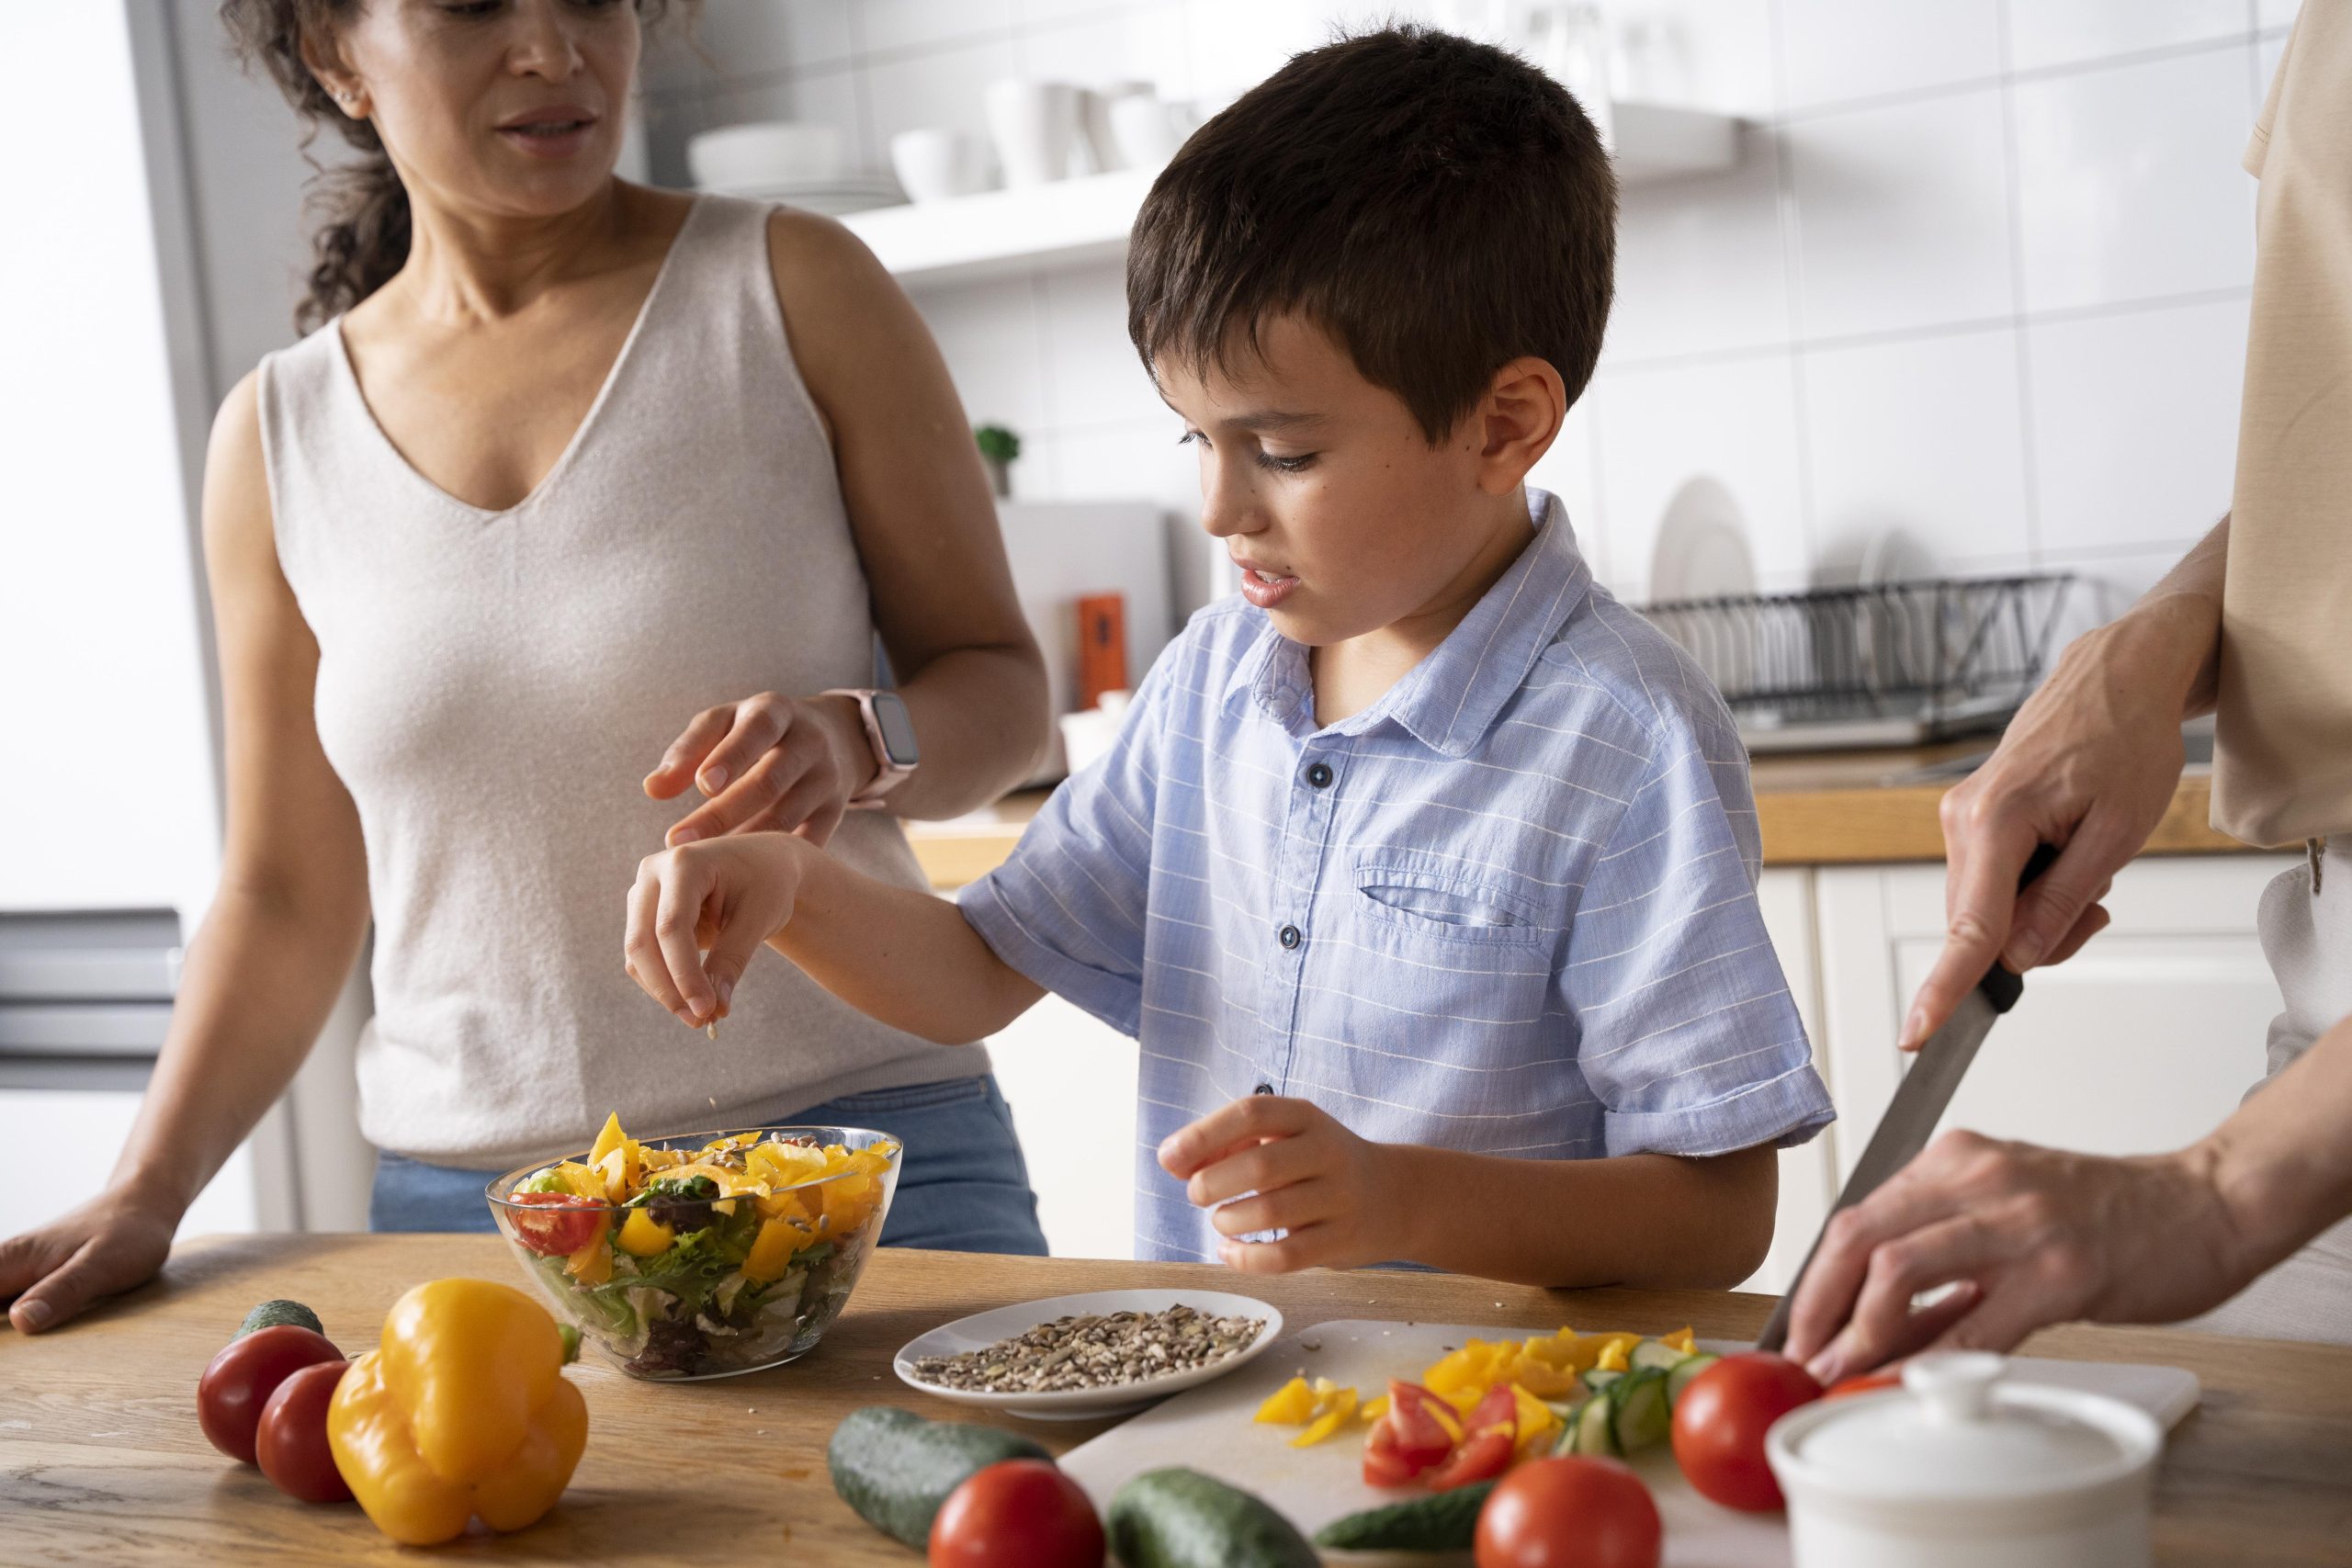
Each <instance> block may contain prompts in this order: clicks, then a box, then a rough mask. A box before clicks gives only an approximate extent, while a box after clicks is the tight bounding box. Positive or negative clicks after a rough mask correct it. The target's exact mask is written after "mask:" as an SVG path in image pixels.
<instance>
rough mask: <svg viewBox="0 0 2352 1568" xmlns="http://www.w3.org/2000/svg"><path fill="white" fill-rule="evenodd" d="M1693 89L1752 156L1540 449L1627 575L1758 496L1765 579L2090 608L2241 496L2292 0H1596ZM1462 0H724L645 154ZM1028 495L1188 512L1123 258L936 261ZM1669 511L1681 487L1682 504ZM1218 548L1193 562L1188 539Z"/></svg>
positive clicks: (939, 327) (1680, 215)
mask: <svg viewBox="0 0 2352 1568" xmlns="http://www.w3.org/2000/svg"><path fill="white" fill-rule="evenodd" d="M1604 9H1605V10H1606V11H1607V13H1608V14H1609V16H1610V17H1611V20H1612V22H1618V23H1626V24H1630V23H1634V22H1637V21H1638V22H1641V23H1644V24H1645V25H1648V26H1649V27H1650V28H1652V30H1653V36H1654V37H1655V38H1656V39H1657V47H1658V50H1659V51H1660V53H1659V55H1658V59H1659V60H1660V62H1661V64H1660V68H1659V73H1660V74H1661V75H1663V76H1666V77H1669V78H1673V79H1678V80H1679V81H1681V82H1683V83H1684V84H1686V88H1685V94H1686V96H1688V98H1689V99H1690V101H1692V102H1696V103H1701V104H1703V105H1706V106H1709V107H1718V108H1722V109H1724V110H1726V111H1730V112H1736V113H1740V114H1743V115H1746V116H1748V117H1750V118H1752V119H1753V120H1755V121H1756V123H1755V124H1753V125H1751V127H1750V128H1749V130H1748V132H1747V152H1746V156H1745V158H1744V160H1743V162H1742V164H1741V165H1740V166H1739V168H1737V169H1736V170H1735V171H1733V172H1731V173H1729V174H1727V175H1720V176H1715V177H1712V178H1708V179H1703V180H1696V181H1691V182H1688V183H1685V184H1680V185H1672V186H1651V187H1647V188H1644V189H1637V190H1634V191H1633V192H1630V193H1628V195H1627V197H1626V199H1625V202H1624V209H1623V221H1622V224H1621V229H1620V237H1619V250H1620V266H1619V276H1618V290H1619V303H1618V308H1617V312H1616V315H1615V317H1614V319H1613V321H1612V322H1611V332H1610V337H1609V343H1608V348H1607V351H1606V357H1605V359H1604V362H1603V368H1602V373H1601V374H1600V376H1599V377H1598V378H1596V380H1595V383H1594V385H1593V387H1592V389H1590V390H1589V392H1588V393H1587V396H1586V400H1585V402H1584V403H1583V404H1582V405H1581V406H1580V407H1579V408H1578V409H1577V411H1576V412H1575V413H1574V415H1573V416H1572V417H1571V419H1570V421H1569V423H1568V425H1567V427H1566V429H1565V430H1564V431H1563V432H1562V434H1561V437H1560V439H1559V441H1558V442H1557V443H1556V444H1555V446H1554V448H1553V450H1552V452H1551V453H1550V454H1549V455H1547V456H1546V457H1545V458H1544V462H1543V464H1542V465H1541V466H1540V467H1539V468H1538V469H1537V471H1536V474H1535V476H1534V478H1535V479H1536V481H1537V482H1539V483H1543V484H1544V485H1545V486H1547V487H1548V488H1551V489H1554V490H1556V491H1559V492H1560V493H1561V494H1562V495H1563V496H1564V497H1565V498H1566V502H1567V504H1568V508H1569V512H1570V514H1571V516H1572V517H1573V518H1574V520H1575V522H1576V525H1577V532H1578V534H1579V536H1581V537H1582V538H1583V539H1584V540H1585V541H1586V546H1587V548H1588V551H1589V554H1590V555H1591V556H1592V558H1593V559H1594V561H1595V562H1596V565H1597V566H1598V567H1599V568H1600V570H1602V571H1603V573H1604V575H1605V576H1606V577H1607V578H1608V579H1609V580H1610V581H1612V582H1613V583H1614V584H1615V585H1616V586H1617V587H1618V589H1619V590H1620V591H1621V592H1623V593H1624V594H1625V595H1626V596H1627V597H1629V598H1635V599H1638V598H1639V597H1641V596H1642V595H1643V594H1644V593H1645V592H1647V590H1648V587H1649V584H1650V581H1651V577H1652V571H1653V560H1654V555H1655V552H1656V547H1657V540H1658V538H1659V536H1660V535H1661V532H1662V531H1667V530H1668V520H1669V516H1672V517H1674V518H1676V519H1677V521H1676V522H1675V524H1674V526H1675V527H1678V528H1679V527H1685V526H1688V525H1690V520H1691V518H1693V517H1713V516H1716V515H1718V514H1723V513H1728V514H1733V515H1736V516H1737V517H1738V518H1739V519H1740V521H1741V523H1742V525H1743V526H1745V527H1746V528H1747V530H1748V541H1747V542H1748V553H1749V555H1750V556H1751V557H1752V558H1753V560H1754V562H1755V565H1756V569H1757V570H1758V574H1759V576H1760V577H1761V579H1762V580H1763V581H1765V582H1766V583H1767V584H1768V585H1796V584H1800V583H1802V582H1804V581H1807V580H1808V578H1811V577H1814V576H1825V577H1826V576H1834V575H1836V574H1838V573H1839V572H1842V571H1850V570H1851V568H1852V565H1853V563H1854V562H1855V561H1856V560H1857V559H1859V558H1860V553H1861V551H1862V549H1863V548H1864V547H1866V546H1867V544H1868V542H1869V541H1870V539H1871V538H1872V537H1874V536H1877V535H1879V534H1881V533H1885V532H1897V533H1900V534H1901V535H1902V536H1903V537H1904V539H1905V543H1906V545H1908V546H1911V547H1914V549H1913V551H1912V552H1911V553H1912V555H1913V557H1914V558H1927V559H1932V560H1935V561H1939V562H1941V563H1942V564H1943V565H1944V566H1946V567H1948V568H1950V569H1951V570H2016V569H2018V568H2021V567H2063V568H2065V569H2068V570H2075V571H2077V572H2079V573H2081V574H2083V575H2084V576H2085V577H2086V579H2087V580H2088V586H2087V587H2086V590H2085V592H2084V594H2083V596H2082V604H2083V605H2084V606H2087V607H2099V606H2104V607H2107V608H2109V609H2111V608H2113V607H2115V606H2116V605H2117V604H2120V596H2121V595H2122V594H2124V593H2126V592H2136V591H2137V590H2138V589H2139V588H2140V587H2143V586H2144V585H2145V584H2146V583H2147V582H2148V581H2153V580H2154V577H2155V576H2156V575H2158V574H2159V573H2160V572H2161V570H2163V567H2164V564H2165V562H2166V561H2167V560H2168V559H2169V558H2170V557H2171V556H2172V555H2173V554H2174V553H2176V552H2177V549H2178V548H2179V547H2180V546H2181V545H2182V544H2184V543H2185V542H2186V541H2187V540H2188V539H2190V538H2193V537H2194V536H2196V535H2197V534H2198V533H2199V531H2201V530H2202V529H2203V528H2204V527H2205V526H2207V525H2210V523H2211V520H2212V519H2213V518H2214V517H2215V516H2218V515H2219V514H2220V513H2222V511H2223V510H2224V509H2225V508H2226V506H2227V505H2228V501H2229V489H2230V478H2231V467H2232V453H2233V445H2234V438H2235V431H2236V415H2235V406H2236V397H2237V387H2238V379H2239V376H2240V373H2241V368H2242V367H2241V359H2242V355H2243V345H2244V325H2245V321H2244V318H2245V307H2246V293H2247V283H2248V278H2249V276H2250V270H2251V258H2252V249H2251V223H2252V212H2253V189H2252V183H2251V181H2249V180H2248V179H2247V178H2246V177H2245V175H2244V174H2243V173H2242V172H2240V171H2239V169H2238V167H2237V158H2238V155H2239V152H2240V151H2241V150H2242V149H2243V147H2244V145H2245V138H2246V132H2247V128H2248V126H2249V125H2250V123H2251V121H2252V118H2253V115H2254V111H2255V109H2256V107H2257V106H2258V104H2259V102H2260V98H2261V94H2262V91H2263V89H2264V87H2265V86H2266V85H2267V82H2268V77H2269V73H2270V71H2271V70H2272V68H2273V67H2274V66H2275V64H2276V62H2277V58H2278V51H2279V49H2280V48H2281V47H2282V46H2283V43H2284V40H2285V36H2286V28H2287V26H2288V24H2289V23H2290V21H2291V20H2292V17H2293V13H2294V6H2293V4H2292V0H1604ZM1450 10H1451V6H1449V3H1448V0H1405V3H1402V4H1394V5H1389V6H1374V5H1370V4H1362V3H1357V0H1124V3H1122V0H707V4H706V6H704V7H703V16H702V19H701V22H700V24H699V32H700V35H701V40H702V49H703V56H707V58H704V57H703V56H697V55H696V54H695V51H692V50H690V49H687V48H685V47H683V46H682V44H681V42H680V41H679V40H677V39H672V40H670V41H669V42H667V43H665V44H664V45H662V47H661V48H660V49H658V50H657V51H654V52H653V53H652V54H651V55H650V57H649V67H648V93H649V101H650V107H651V113H650V129H651V132H652V141H653V146H654V150H655V153H656V160H655V161H656V168H657V171H660V172H662V174H663V175H666V176H667V177H670V178H673V179H675V178H681V177H683V164H682V158H681V152H680V149H681V147H682V145H683V141H684V137H685V136H686V135H687V134H690V133H691V132H692V131H693V130H696V129H700V128H702V127H705V126H708V125H714V124H719V123H725V122H727V121H729V120H732V119H738V118H759V117H763V116H768V115H775V114H802V115H810V116H815V117H818V118H827V119H831V120H834V121H836V122H837V123H840V124H842V126H843V127H844V128H845V129H847V130H849V131H850V133H851V137H852V144H853V145H854V146H855V147H857V148H858V149H859V155H860V156H861V157H862V158H863V159H865V161H866V162H867V164H869V165H870V166H875V167H879V166H881V164H882V163H883V160H884V159H885V158H886V156H887V142H888V136H889V135H890V133H891V132H892V131H894V130H899V129H902V128H905V127H908V126H913V125H924V124H957V125H963V126H966V127H967V128H970V129H975V130H977V129H978V128H979V124H980V119H979V107H978V106H979V96H980V93H981V91H982V89H983V88H984V87H985V85H986V84H987V82H988V81H989V79H991V78H992V77H993V76H996V75H1001V74H1008V73H1016V72H1019V73H1031V74H1035V75H1043V76H1053V77H1057V78H1061V79H1067V80H1075V81H1079V82H1098V83H1099V82H1107V81H1112V80H1117V79H1121V78H1125V77H1134V76H1143V77H1147V78H1150V79H1153V80H1156V81H1158V82H1159V83H1160V84H1161V85H1162V87H1163V90H1165V91H1166V92H1168V93H1169V94H1170V96H1200V97H1203V98H1206V99H1209V100H1212V101H1215V100H1221V99H1222V98H1224V97H1227V96H1230V95H1231V94H1233V93H1235V92H1237V91H1239V90H1241V89H1242V88H1244V87H1246V86H1247V85H1249V84H1250V82H1252V81H1254V80H1256V79H1257V78H1258V77H1259V76H1260V75H1261V74H1262V73H1264V72H1266V71H1268V70H1271V69H1272V68H1273V67H1274V66H1275V65H1277V64H1279V63H1280V62H1281V61H1282V59H1283V57H1284V56H1285V55H1286V54H1287V53H1288V52H1289V51H1292V50H1295V49H1298V48H1303V47H1309V46H1312V45H1313V44H1315V43H1317V42H1319V41H1321V40H1322V39H1325V38H1326V37H1328V36H1329V32H1330V30H1331V28H1332V27H1333V26H1334V25H1335V24H1342V23H1348V22H1355V23H1361V22H1362V21H1363V20H1364V19H1365V18H1366V17H1369V16H1372V15H1374V14H1375V13H1381V14H1395V15H1399V16H1407V17H1424V18H1436V17H1442V16H1444V15H1446V14H1448V13H1449V11H1450ZM918 303H919V304H920V305H921V306H922V310H924V312H925V314H926V316H927V317H928V318H929V319H930V321H932V323H933V329H934V331H935V332H936V333H937V334H938V336H939V339H940V343H941V346H942V348H943V350H944V353H945V355H946V357H947V360H948V363H949V365H950V367H951V368H952V369H953V370H954V372H955V374H956V379H957V383H958V385H959V386H960V387H961V389H963V391H964V394H965V399H966V402H967V406H968V411H969V412H970V413H971V415H972V417H973V418H974V419H975V420H976V421H978V420H981V419H996V420H1001V421H1003V422H1004V423H1009V424H1012V425H1013V426H1014V427H1015V428H1016V429H1018V430H1020V431H1021V433H1022V434H1023V437H1024V439H1025V441H1026V444H1027V454H1028V455H1027V456H1025V457H1023V459H1022V462H1021V463H1020V464H1019V465H1018V466H1017V468H1016V482H1017V484H1018V486H1019V489H1020V491H1021V493H1023V494H1024V495H1028V496H1034V497H1039V498H1058V497H1068V498H1072V499H1077V498H1092V497H1104V496H1119V495H1127V496H1133V495H1136V494H1141V495H1145V496H1148V497H1150V498H1152V499H1156V500H1159V501H1160V502H1162V503H1163V504H1165V505H1167V506H1169V507H1170V510H1171V513H1175V514H1176V515H1177V516H1179V517H1180V518H1182V519H1185V520H1187V521H1189V519H1190V518H1191V517H1192V516H1193V515H1195V514H1196V500H1195V492H1194V489H1193V464H1192V459H1191V456H1190V454H1189V453H1186V452H1184V451H1182V450H1181V449H1180V448H1178V447H1177V446H1175V445H1174V437H1175V435H1176V433H1177V432H1176V426H1175V423H1174V421H1173V419H1172V418H1171V417H1170V416H1169V415H1168V414H1166V413H1165V412H1163V411H1162V410H1161V409H1160V407H1159V402H1158V400H1157V399H1156V398H1155V397H1154V395H1153V393H1152V390H1151V387H1150V385H1149V382H1148V378H1146V377H1145V375H1144V374H1143V372H1142V370H1141V368H1140V367H1138V366H1137V365H1136V360H1135V355H1134V354H1133V351H1132V350H1131V349H1130V348H1129V347H1128V345H1127V341H1126V332H1125V301H1124V299H1123V297H1122V284H1121V279H1120V276H1119V273H1118V270H1117V269H1116V268H1115V267H1111V266H1100V267H1095V268H1091V269H1087V270H1080V271H1072V272H1064V273H1056V274H1052V275H1049V276H1041V277H1035V278H1026V279H1017V280H999V281H994V282H989V283H985V284H979V285H974V286H969V287H964V288H949V289H933V290H926V291H923V292H922V293H921V294H920V295H919V296H918ZM1678 506H1679V511H1678ZM1195 564H1197V563H1195Z"/></svg>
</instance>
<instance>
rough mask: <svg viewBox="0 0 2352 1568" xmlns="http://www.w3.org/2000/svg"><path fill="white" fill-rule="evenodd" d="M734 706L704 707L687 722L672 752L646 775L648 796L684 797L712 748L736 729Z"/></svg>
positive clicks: (663, 756) (675, 741) (674, 741)
mask: <svg viewBox="0 0 2352 1568" xmlns="http://www.w3.org/2000/svg"><path fill="white" fill-rule="evenodd" d="M734 723H735V705H734V704H732V703H729V704H728V705H726V706H724V707H715V708H705V709H703V710H702V712H700V713H698V714H696V715H695V716H694V717H693V718H692V719H691V720H689V721H688V722H687V725H686V728H685V730H684V733H683V734H681V735H680V736H679V737H678V738H677V739H675V740H673V741H671V742H670V749H669V750H666V751H664V752H662V761H661V762H660V763H659V764H657V765H656V766H655V767H654V770H653V771H652V772H651V773H648V774H646V775H645V793H646V794H648V795H651V796H652V797H653V798H654V799H656V800H669V799H673V798H674V797H675V796H677V795H681V794H683V793H684V790H685V787H686V785H687V784H691V783H692V782H693V781H694V776H695V769H696V768H699V767H700V766H702V761H703V759H704V758H705V757H707V756H708V755H710V749H711V748H712V747H714V746H716V745H718V742H719V740H720V739H721V738H722V737H724V736H725V735H726V733H727V732H728V730H729V729H730V728H733V727H734Z"/></svg>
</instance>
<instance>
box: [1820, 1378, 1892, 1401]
mask: <svg viewBox="0 0 2352 1568" xmlns="http://www.w3.org/2000/svg"><path fill="white" fill-rule="evenodd" d="M1902 1386H1903V1374H1902V1373H1901V1372H1864V1373H1861V1374H1860V1375H1858V1376H1855V1377H1850V1378H1839V1379H1838V1381H1837V1382H1834V1383H1831V1384H1830V1385H1829V1392H1828V1393H1825V1394H1823V1395H1822V1396H1821V1397H1822V1398H1824V1399H1844V1398H1845V1397H1847V1396H1848V1395H1849V1394H1856V1393H1877V1392H1878V1391H1879V1390H1881V1389H1883V1388H1901V1387H1902Z"/></svg>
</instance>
